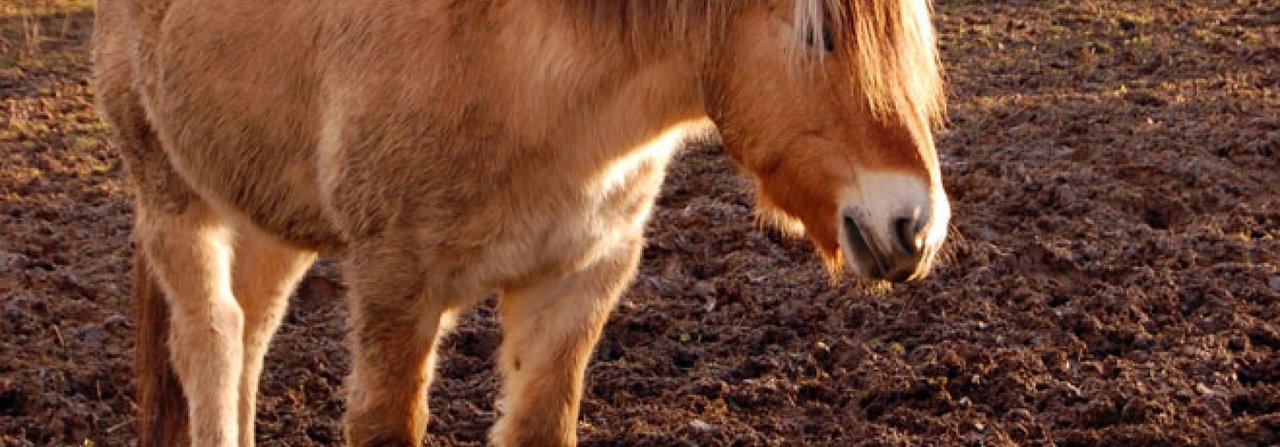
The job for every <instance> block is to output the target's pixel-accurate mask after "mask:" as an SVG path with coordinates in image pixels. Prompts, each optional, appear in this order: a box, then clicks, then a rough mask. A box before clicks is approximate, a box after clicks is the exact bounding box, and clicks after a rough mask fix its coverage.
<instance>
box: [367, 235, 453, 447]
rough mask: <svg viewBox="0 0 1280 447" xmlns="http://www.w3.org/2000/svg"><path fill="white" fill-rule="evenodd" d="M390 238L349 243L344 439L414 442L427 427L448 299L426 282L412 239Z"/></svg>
mask: <svg viewBox="0 0 1280 447" xmlns="http://www.w3.org/2000/svg"><path fill="white" fill-rule="evenodd" d="M386 239H388V240H385V241H380V242H379V243H370V244H362V246H361V247H359V249H353V250H351V251H350V253H351V255H350V256H349V257H348V259H346V260H345V262H344V264H345V265H344V275H345V276H346V279H347V281H348V283H349V284H350V287H351V289H350V296H349V298H348V300H349V303H350V310H351V339H352V345H353V347H352V348H353V352H352V357H353V359H352V363H353V365H352V371H351V376H350V377H348V379H347V414H346V421H345V425H346V428H345V431H346V439H347V444H348V445H352V446H405V447H408V446H413V447H416V446H418V445H421V444H422V437H423V436H424V435H425V433H426V427H427V389H428V387H429V386H430V384H431V375H432V366H433V364H434V361H433V358H432V357H433V356H434V354H435V352H434V351H435V345H436V341H437V340H438V339H439V338H440V336H441V334H442V332H444V326H445V320H446V318H445V317H446V313H447V312H448V307H447V300H446V299H445V298H444V297H443V296H442V295H443V294H442V293H440V292H439V291H438V289H436V288H433V287H428V286H426V285H425V284H426V280H427V278H426V275H425V273H424V271H423V269H422V268H421V266H420V265H418V258H417V257H416V256H415V255H414V253H412V252H411V251H410V249H409V248H407V247H411V246H412V244H405V243H397V242H395V241H392V240H390V239H391V238H386ZM353 248H354V247H353Z"/></svg>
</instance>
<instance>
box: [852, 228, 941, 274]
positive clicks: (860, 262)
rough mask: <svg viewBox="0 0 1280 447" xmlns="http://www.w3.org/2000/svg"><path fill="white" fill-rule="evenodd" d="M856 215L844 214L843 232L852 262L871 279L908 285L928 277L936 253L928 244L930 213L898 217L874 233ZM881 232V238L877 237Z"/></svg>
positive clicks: (856, 269) (861, 272)
mask: <svg viewBox="0 0 1280 447" xmlns="http://www.w3.org/2000/svg"><path fill="white" fill-rule="evenodd" d="M865 220H866V219H865V218H864V219H859V218H858V217H856V216H855V215H854V214H853V213H850V212H845V213H842V215H841V225H842V228H841V230H842V231H841V233H842V237H843V240H842V241H841V243H842V244H844V245H845V248H846V251H845V254H846V256H847V257H849V258H850V259H849V260H848V262H849V263H850V264H851V266H852V267H853V268H854V270H855V271H857V272H858V273H859V274H861V275H862V276H864V277H866V278H867V279H874V280H886V281H892V282H906V281H911V280H915V279H920V278H923V277H924V276H925V275H928V273H929V269H930V267H931V266H932V264H933V259H932V258H933V253H934V251H935V250H933V249H932V247H930V245H929V244H928V242H929V241H928V235H929V226H930V222H929V214H928V213H927V212H924V213H915V214H914V215H904V216H898V217H895V218H893V219H891V221H890V222H883V223H879V222H878V223H879V224H880V228H882V229H883V231H880V232H876V231H874V230H872V228H875V227H873V226H872V225H873V224H872V223H871V222H865ZM877 233H879V234H880V235H881V236H880V237H877Z"/></svg>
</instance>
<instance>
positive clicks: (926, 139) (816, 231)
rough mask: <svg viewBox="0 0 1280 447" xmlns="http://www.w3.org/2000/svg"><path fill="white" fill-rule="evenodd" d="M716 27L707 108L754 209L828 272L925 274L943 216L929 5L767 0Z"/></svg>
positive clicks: (941, 234) (903, 277)
mask: <svg viewBox="0 0 1280 447" xmlns="http://www.w3.org/2000/svg"><path fill="white" fill-rule="evenodd" d="M723 26H724V29H723V33H717V34H718V35H720V36H723V38H722V39H718V40H716V41H714V42H713V43H712V44H711V46H710V48H709V50H710V57H709V59H708V64H707V68H706V74H705V75H704V79H703V81H704V82H703V84H704V88H705V91H706V93H705V95H706V96H705V99H706V105H707V110H708V112H709V114H710V116H711V117H712V120H713V121H715V123H716V125H717V127H718V128H719V130H720V134H721V136H722V138H723V140H724V144H725V147H726V149H727V151H728V152H729V154H730V156H731V157H732V158H733V159H735V160H736V161H737V162H738V163H739V164H741V165H742V166H743V167H745V168H746V170H747V171H748V172H749V173H750V175H751V176H752V177H753V179H754V180H755V184H756V189H757V192H758V197H757V205H758V206H759V207H760V208H761V209H760V211H759V212H760V214H761V216H762V217H764V218H765V219H766V220H769V221H773V222H774V223H778V224H780V225H781V226H782V227H783V228H792V229H796V230H803V231H804V232H805V234H807V235H808V236H809V238H810V239H811V240H812V241H813V243H814V244H815V245H816V246H817V248H818V251H819V252H820V253H821V254H822V255H823V258H824V259H825V261H826V262H827V264H828V267H829V268H831V269H833V270H834V271H838V270H839V269H841V268H842V266H843V265H844V264H848V265H849V266H850V267H851V268H852V269H853V271H854V272H856V274H857V275H858V276H859V277H862V278H869V279H885V280H890V281H907V280H911V279H916V278H920V277H923V276H924V275H926V274H927V273H928V271H929V269H930V267H931V265H932V263H933V259H934V257H935V254H936V253H937V251H938V248H939V246H940V245H941V244H942V241H943V239H944V238H945V236H946V231H947V222H948V220H949V219H950V214H951V211H950V206H949V205H948V203H947V197H946V193H945V192H943V188H942V178H941V175H940V173H939V167H938V157H937V153H936V152H935V150H934V144H933V136H932V133H931V127H932V126H933V124H934V123H935V122H936V121H937V120H938V118H939V116H940V115H941V113H942V112H941V109H942V107H943V104H942V102H943V99H942V94H941V86H940V84H941V80H940V78H941V76H940V73H939V67H938V64H937V56H936V44H935V41H934V36H933V28H932V25H931V23H930V19H929V5H928V3H927V0H763V1H759V2H751V6H744V7H743V8H742V10H740V11H738V13H737V14H735V17H734V18H733V19H732V20H729V21H727V22H726V23H725V24H724V25H723Z"/></svg>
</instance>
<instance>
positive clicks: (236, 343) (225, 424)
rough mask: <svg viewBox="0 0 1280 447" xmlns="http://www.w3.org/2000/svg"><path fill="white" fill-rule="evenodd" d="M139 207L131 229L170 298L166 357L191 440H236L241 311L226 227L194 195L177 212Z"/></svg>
mask: <svg viewBox="0 0 1280 447" xmlns="http://www.w3.org/2000/svg"><path fill="white" fill-rule="evenodd" d="M147 202H148V201H147V200H139V201H138V205H137V216H138V219H137V226H136V227H135V234H136V235H137V238H138V243H139V244H140V248H141V249H142V250H143V254H144V256H146V257H147V260H148V261H149V263H150V265H151V267H152V272H153V273H154V276H155V279H156V280H157V282H158V283H159V285H160V287H161V288H162V289H163V290H164V294H165V296H166V299H167V300H168V303H169V311H170V331H169V346H170V360H171V363H172V365H173V368H174V371H175V372H176V373H177V377H178V380H179V382H180V383H181V384H182V390H183V394H184V395H185V396H186V398H187V410H188V415H189V417H190V421H191V424H190V430H191V443H192V445H194V446H199V447H203V446H233V445H235V444H236V442H237V441H238V439H239V433H238V428H237V425H238V422H237V412H238V408H237V407H238V403H239V384H240V374H241V371H242V366H243V361H244V360H243V359H244V352H243V341H242V340H243V329H244V314H243V312H242V311H241V309H240V305H239V304H238V303H237V302H236V299H235V297H234V296H233V295H232V291H231V249H232V247H231V243H232V241H231V237H232V235H231V231H230V229H229V228H228V227H227V225H226V222H225V221H224V220H223V219H222V217H221V216H219V215H217V213H216V212H214V211H213V210H212V209H210V208H209V206H208V205H207V204H205V203H203V202H201V201H198V200H193V201H191V202H190V203H189V204H188V205H187V206H185V207H184V208H183V209H182V210H181V211H177V212H174V211H170V210H158V209H155V208H154V207H151V206H147Z"/></svg>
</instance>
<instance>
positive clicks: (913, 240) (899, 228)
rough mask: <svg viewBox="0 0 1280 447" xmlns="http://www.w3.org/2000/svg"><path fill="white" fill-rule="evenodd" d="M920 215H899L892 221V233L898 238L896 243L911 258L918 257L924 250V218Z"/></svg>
mask: <svg viewBox="0 0 1280 447" xmlns="http://www.w3.org/2000/svg"><path fill="white" fill-rule="evenodd" d="M921 217H922V216H916V217H899V218H898V219H897V220H894V221H893V233H894V237H896V238H897V239H898V245H899V246H900V247H902V251H904V252H906V254H907V255H908V256H910V257H913V258H914V257H918V256H919V255H920V252H921V251H922V250H924V240H925V236H926V234H925V233H926V232H925V219H922V218H921Z"/></svg>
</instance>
